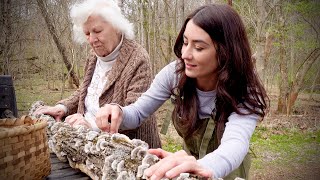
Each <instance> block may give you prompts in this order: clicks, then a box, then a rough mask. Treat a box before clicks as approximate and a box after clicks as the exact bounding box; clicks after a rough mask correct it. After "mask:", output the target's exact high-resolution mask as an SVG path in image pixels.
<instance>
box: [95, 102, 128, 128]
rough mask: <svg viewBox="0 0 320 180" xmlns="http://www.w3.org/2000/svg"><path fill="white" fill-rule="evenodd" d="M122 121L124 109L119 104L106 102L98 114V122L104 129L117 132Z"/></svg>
mask: <svg viewBox="0 0 320 180" xmlns="http://www.w3.org/2000/svg"><path fill="white" fill-rule="evenodd" d="M121 122H122V110H121V109H120V107H119V106H118V105H114V104H106V105H104V106H103V107H101V108H100V109H99V111H98V112H97V114H96V124H97V126H98V128H99V129H101V130H102V131H106V132H110V133H117V132H118V129H119V127H120V125H121Z"/></svg>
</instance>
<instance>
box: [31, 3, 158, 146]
mask: <svg viewBox="0 0 320 180" xmlns="http://www.w3.org/2000/svg"><path fill="white" fill-rule="evenodd" d="M70 15H71V18H72V22H73V32H74V35H75V40H76V41H77V42H79V43H84V42H86V41H87V42H88V43H89V44H90V46H91V47H92V53H91V55H90V57H89V58H88V59H87V61H86V65H85V75H84V79H83V82H82V84H81V86H80V87H79V89H78V90H77V91H76V92H74V93H73V94H72V95H71V96H70V97H69V98H67V99H64V100H62V101H59V102H58V103H57V105H56V106H53V107H50V106H45V107H43V108H40V109H38V110H37V111H36V113H37V114H49V115H51V116H53V117H55V119H56V120H57V121H60V120H61V119H62V118H63V117H65V116H67V115H68V116H67V117H66V119H65V120H66V122H67V123H69V124H71V125H73V126H75V125H79V124H82V125H85V126H87V127H89V128H92V129H94V130H99V128H98V127H97V125H96V123H95V119H96V113H97V111H98V110H99V108H100V107H103V106H104V105H105V104H108V103H111V102H113V103H118V104H120V105H122V106H126V105H129V104H131V103H133V102H135V101H136V100H137V98H138V97H139V96H140V95H141V94H142V93H143V92H144V91H146V90H147V88H148V87H149V85H150V83H151V70H150V63H149V56H148V54H147V52H146V50H145V49H144V48H143V47H142V46H141V45H139V44H137V43H136V42H135V41H134V40H133V37H134V32H133V27H132V24H130V23H129V22H128V20H127V19H126V18H125V17H124V16H123V15H122V14H121V10H120V8H119V7H118V5H117V4H116V2H115V1H113V0H86V1H83V2H81V3H79V4H75V5H73V6H72V7H71V13H70ZM101 130H102V131H106V130H107V131H108V129H101ZM119 132H120V133H123V134H125V135H127V136H129V137H130V138H136V139H141V140H143V141H146V142H147V143H148V144H149V146H150V147H152V148H158V147H161V143H160V139H159V134H158V130H157V126H156V120H155V118H154V117H151V118H149V119H148V120H147V121H146V122H145V123H144V124H143V125H142V126H140V127H139V128H136V129H133V130H126V131H121V130H119ZM111 133H116V132H111Z"/></svg>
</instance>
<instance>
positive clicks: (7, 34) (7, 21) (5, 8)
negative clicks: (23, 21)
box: [1, 0, 12, 75]
mask: <svg viewBox="0 0 320 180" xmlns="http://www.w3.org/2000/svg"><path fill="white" fill-rule="evenodd" d="M1 3H2V10H1V11H2V13H3V14H2V17H1V18H3V26H4V29H3V31H4V34H3V35H4V44H3V52H2V55H3V56H2V57H3V61H4V63H3V71H4V72H3V74H6V75H9V74H10V64H9V63H10V56H11V55H10V54H11V53H10V51H11V48H10V47H11V46H12V44H11V43H12V42H10V38H11V34H12V28H11V13H10V11H11V0H1Z"/></svg>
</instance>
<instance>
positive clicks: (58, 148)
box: [29, 101, 204, 180]
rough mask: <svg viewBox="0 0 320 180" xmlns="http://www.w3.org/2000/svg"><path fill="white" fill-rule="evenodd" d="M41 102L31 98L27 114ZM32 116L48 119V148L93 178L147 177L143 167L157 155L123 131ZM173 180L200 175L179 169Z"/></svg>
mask: <svg viewBox="0 0 320 180" xmlns="http://www.w3.org/2000/svg"><path fill="white" fill-rule="evenodd" d="M40 106H44V103H43V102H42V101H37V102H35V103H34V104H33V105H32V107H31V109H30V111H29V115H31V116H32V115H33V113H34V112H35V110H36V109H37V108H39V107H40ZM36 118H40V119H46V120H47V121H48V131H47V135H48V141H49V142H48V144H49V148H50V151H51V152H52V153H55V154H56V156H57V157H58V159H59V160H61V161H64V162H67V161H68V162H69V164H70V166H71V167H73V168H77V169H80V170H81V171H82V172H84V173H86V174H87V175H88V176H90V177H91V178H92V179H96V180H98V179H99V180H100V179H102V180H106V179H108V180H110V179H111V180H113V179H114V180H136V179H138V180H139V179H147V177H145V176H144V170H145V169H147V168H148V167H150V166H151V165H153V164H155V163H156V162H158V161H159V159H158V157H157V156H155V155H152V154H150V153H148V152H147V150H148V144H147V143H146V142H144V141H141V140H139V139H132V140H131V139H129V138H128V137H127V136H126V135H123V134H119V133H116V134H110V133H107V132H96V131H92V130H90V129H87V128H86V127H84V126H81V125H79V126H77V127H71V126H70V125H69V124H67V123H64V122H56V121H55V119H54V118H53V117H51V116H48V115H38V116H37V117H36ZM174 179H176V180H192V179H204V178H201V177H198V176H195V175H193V174H189V173H182V174H180V176H179V177H176V178H174Z"/></svg>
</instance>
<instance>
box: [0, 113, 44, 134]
mask: <svg viewBox="0 0 320 180" xmlns="http://www.w3.org/2000/svg"><path fill="white" fill-rule="evenodd" d="M27 119H28V120H29V121H30V119H31V118H30V117H28V116H22V117H21V118H15V119H11V120H10V121H9V120H8V119H0V121H2V123H0V139H4V138H8V137H14V136H17V135H22V134H27V133H30V132H32V131H37V130H39V129H43V128H45V127H47V125H48V123H47V121H46V120H45V119H31V120H33V122H32V124H25V122H24V121H25V120H27ZM17 121H20V122H19V124H18V125H15V124H14V122H17ZM21 123H22V124H21Z"/></svg>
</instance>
